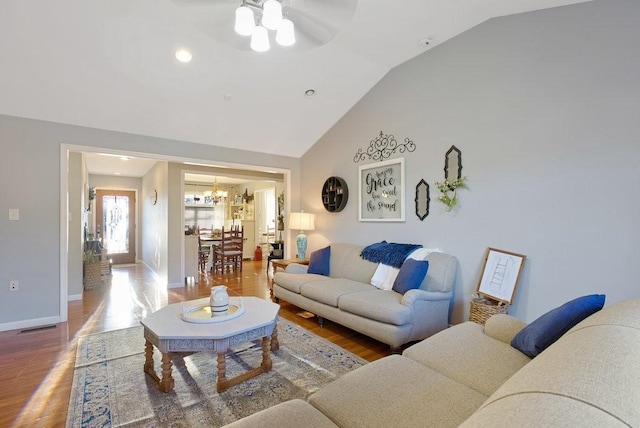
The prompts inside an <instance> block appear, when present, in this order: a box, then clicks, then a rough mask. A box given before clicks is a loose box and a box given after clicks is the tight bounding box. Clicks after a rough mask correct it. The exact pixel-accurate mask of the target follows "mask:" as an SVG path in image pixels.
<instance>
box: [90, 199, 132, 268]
mask: <svg viewBox="0 0 640 428" xmlns="http://www.w3.org/2000/svg"><path fill="white" fill-rule="evenodd" d="M96 195H97V197H96V230H99V231H100V234H101V236H100V238H101V240H102V245H103V247H104V248H105V249H106V251H107V254H108V257H109V258H110V259H111V260H112V261H113V263H114V264H125V263H135V261H136V252H135V249H136V241H135V218H136V216H135V205H136V203H135V202H136V199H135V192H133V191H123V190H98V191H97V192H96Z"/></svg>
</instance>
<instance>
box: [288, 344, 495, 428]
mask: <svg viewBox="0 0 640 428" xmlns="http://www.w3.org/2000/svg"><path fill="white" fill-rule="evenodd" d="M484 400H485V397H484V396H483V395H482V394H478V393H477V392H475V391H473V390H472V389H469V388H467V387H466V386H464V385H462V384H460V383H458V382H456V381H454V380H452V379H450V378H448V377H446V376H443V375H441V374H440V373H437V372H436V371H434V370H431V369H429V368H427V367H424V366H423V365H421V364H419V363H417V362H415V361H413V360H411V359H409V358H405V357H403V356H400V355H392V356H389V357H385V358H382V359H380V360H377V361H374V362H373V363H369V364H367V365H365V366H363V367H360V368H358V369H357V370H354V371H352V372H349V373H347V374H346V375H344V376H342V377H341V378H340V379H338V380H336V381H334V382H332V383H330V384H329V385H327V386H325V387H324V388H322V389H321V390H319V391H317V392H315V393H314V394H312V395H311V396H310V397H309V403H311V404H312V405H313V406H314V407H316V408H317V409H318V410H320V411H321V412H322V413H324V414H325V415H326V416H328V417H329V418H331V420H332V421H333V422H334V423H335V424H336V425H339V426H342V427H349V428H358V427H362V428H374V427H384V428H388V427H422V426H425V427H426V426H429V427H456V426H458V425H459V424H460V423H461V422H462V421H464V420H465V419H466V418H467V417H468V416H469V415H470V414H471V413H473V412H474V411H475V410H476V409H477V408H478V407H479V406H480V405H481V404H482V402H483V401H484ZM300 426H302V425H300Z"/></svg>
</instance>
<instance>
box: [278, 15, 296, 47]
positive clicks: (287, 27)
mask: <svg viewBox="0 0 640 428" xmlns="http://www.w3.org/2000/svg"><path fill="white" fill-rule="evenodd" d="M276 42H277V43H278V44H279V45H280V46H291V45H293V44H294V43H295V42H296V35H295V33H294V31H293V22H291V21H290V20H289V19H283V20H282V22H281V23H280V26H279V27H278V32H277V33H276Z"/></svg>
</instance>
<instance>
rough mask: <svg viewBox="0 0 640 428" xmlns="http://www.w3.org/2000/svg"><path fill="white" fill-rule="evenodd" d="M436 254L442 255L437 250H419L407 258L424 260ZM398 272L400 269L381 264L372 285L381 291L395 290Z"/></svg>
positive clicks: (372, 279) (374, 275)
mask: <svg viewBox="0 0 640 428" xmlns="http://www.w3.org/2000/svg"><path fill="white" fill-rule="evenodd" d="M434 252H438V253H441V252H442V251H440V250H439V249H437V248H417V249H416V250H414V251H413V252H412V253H411V254H409V255H408V256H407V258H412V259H414V260H424V258H425V257H427V256H428V255H429V254H431V253H434ZM398 272H400V269H399V268H394V267H393V266H389V265H385V264H382V263H379V264H378V267H377V268H376V271H375V273H374V274H373V276H372V277H371V281H370V283H371V285H373V286H374V287H376V288H379V289H380V290H387V291H388V290H391V289H392V288H393V283H394V282H395V280H396V277H397V276H398Z"/></svg>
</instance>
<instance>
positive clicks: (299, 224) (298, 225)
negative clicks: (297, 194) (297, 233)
mask: <svg viewBox="0 0 640 428" xmlns="http://www.w3.org/2000/svg"><path fill="white" fill-rule="evenodd" d="M315 221H316V215H315V214H311V213H305V212H299V213H291V214H290V215H289V229H294V230H314V229H315V228H316V225H315Z"/></svg>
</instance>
